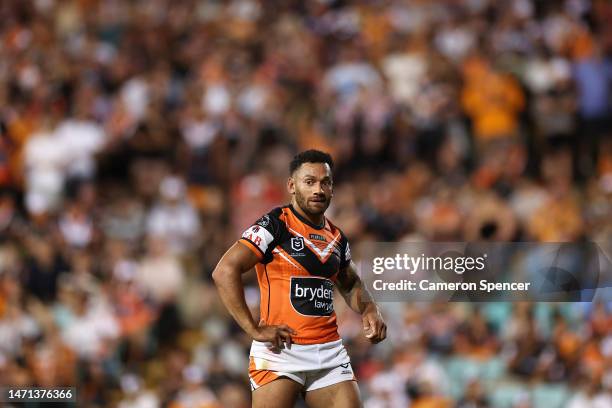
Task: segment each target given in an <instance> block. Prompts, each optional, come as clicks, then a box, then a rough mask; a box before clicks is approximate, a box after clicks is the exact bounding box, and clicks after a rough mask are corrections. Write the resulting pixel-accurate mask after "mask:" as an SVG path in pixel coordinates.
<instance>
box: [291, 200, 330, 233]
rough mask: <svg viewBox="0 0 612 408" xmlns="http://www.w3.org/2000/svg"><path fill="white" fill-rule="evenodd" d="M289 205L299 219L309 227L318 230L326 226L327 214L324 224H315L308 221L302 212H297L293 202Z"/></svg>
mask: <svg viewBox="0 0 612 408" xmlns="http://www.w3.org/2000/svg"><path fill="white" fill-rule="evenodd" d="M288 207H289V209H290V210H291V212H292V213H293V214H294V215H295V216H296V217H297V218H298V220H300V221H302V222H303V223H304V224H306V225H308V226H309V227H311V228H314V229H316V230H322V229H323V228H325V216H323V224H322V225H316V224H313V223H312V222H310V221H308V220H307V219H306V218H304V216H303V215H302V214H300V213H299V212H297V211H296V210H295V208H293V204H289V205H288Z"/></svg>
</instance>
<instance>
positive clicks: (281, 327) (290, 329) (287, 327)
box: [277, 324, 296, 334]
mask: <svg viewBox="0 0 612 408" xmlns="http://www.w3.org/2000/svg"><path fill="white" fill-rule="evenodd" d="M277 327H278V328H279V329H282V330H287V331H288V332H289V333H291V334H296V332H295V330H293V329H292V328H291V327H289V326H287V325H286V324H280V325H278V326H277Z"/></svg>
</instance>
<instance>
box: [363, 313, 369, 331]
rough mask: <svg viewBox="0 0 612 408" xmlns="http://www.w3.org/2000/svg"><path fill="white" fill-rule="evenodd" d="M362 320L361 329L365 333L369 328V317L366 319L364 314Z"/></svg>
mask: <svg viewBox="0 0 612 408" xmlns="http://www.w3.org/2000/svg"><path fill="white" fill-rule="evenodd" d="M362 322H363V331H364V332H366V333H367V332H368V331H369V330H370V319H368V317H367V316H364V318H363V319H362Z"/></svg>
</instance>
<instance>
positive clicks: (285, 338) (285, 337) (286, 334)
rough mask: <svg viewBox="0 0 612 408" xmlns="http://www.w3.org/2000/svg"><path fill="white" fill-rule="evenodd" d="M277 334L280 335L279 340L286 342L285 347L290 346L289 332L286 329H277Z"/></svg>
mask: <svg viewBox="0 0 612 408" xmlns="http://www.w3.org/2000/svg"><path fill="white" fill-rule="evenodd" d="M279 336H280V337H281V340H282V341H283V342H285V344H287V347H288V348H291V334H289V332H288V331H286V330H282V331H279Z"/></svg>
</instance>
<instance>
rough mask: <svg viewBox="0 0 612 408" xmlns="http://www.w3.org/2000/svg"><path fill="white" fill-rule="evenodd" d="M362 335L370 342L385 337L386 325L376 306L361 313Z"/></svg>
mask: <svg viewBox="0 0 612 408" xmlns="http://www.w3.org/2000/svg"><path fill="white" fill-rule="evenodd" d="M361 319H362V322H363V332H364V335H365V336H366V337H367V339H368V340H370V343H372V344H376V343H380V342H381V341H383V340H384V339H385V338H386V337H387V325H386V324H385V321H384V320H383V318H382V315H381V314H380V311H379V310H378V308H372V309H369V310H366V311H365V312H363V314H362V315H361Z"/></svg>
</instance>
